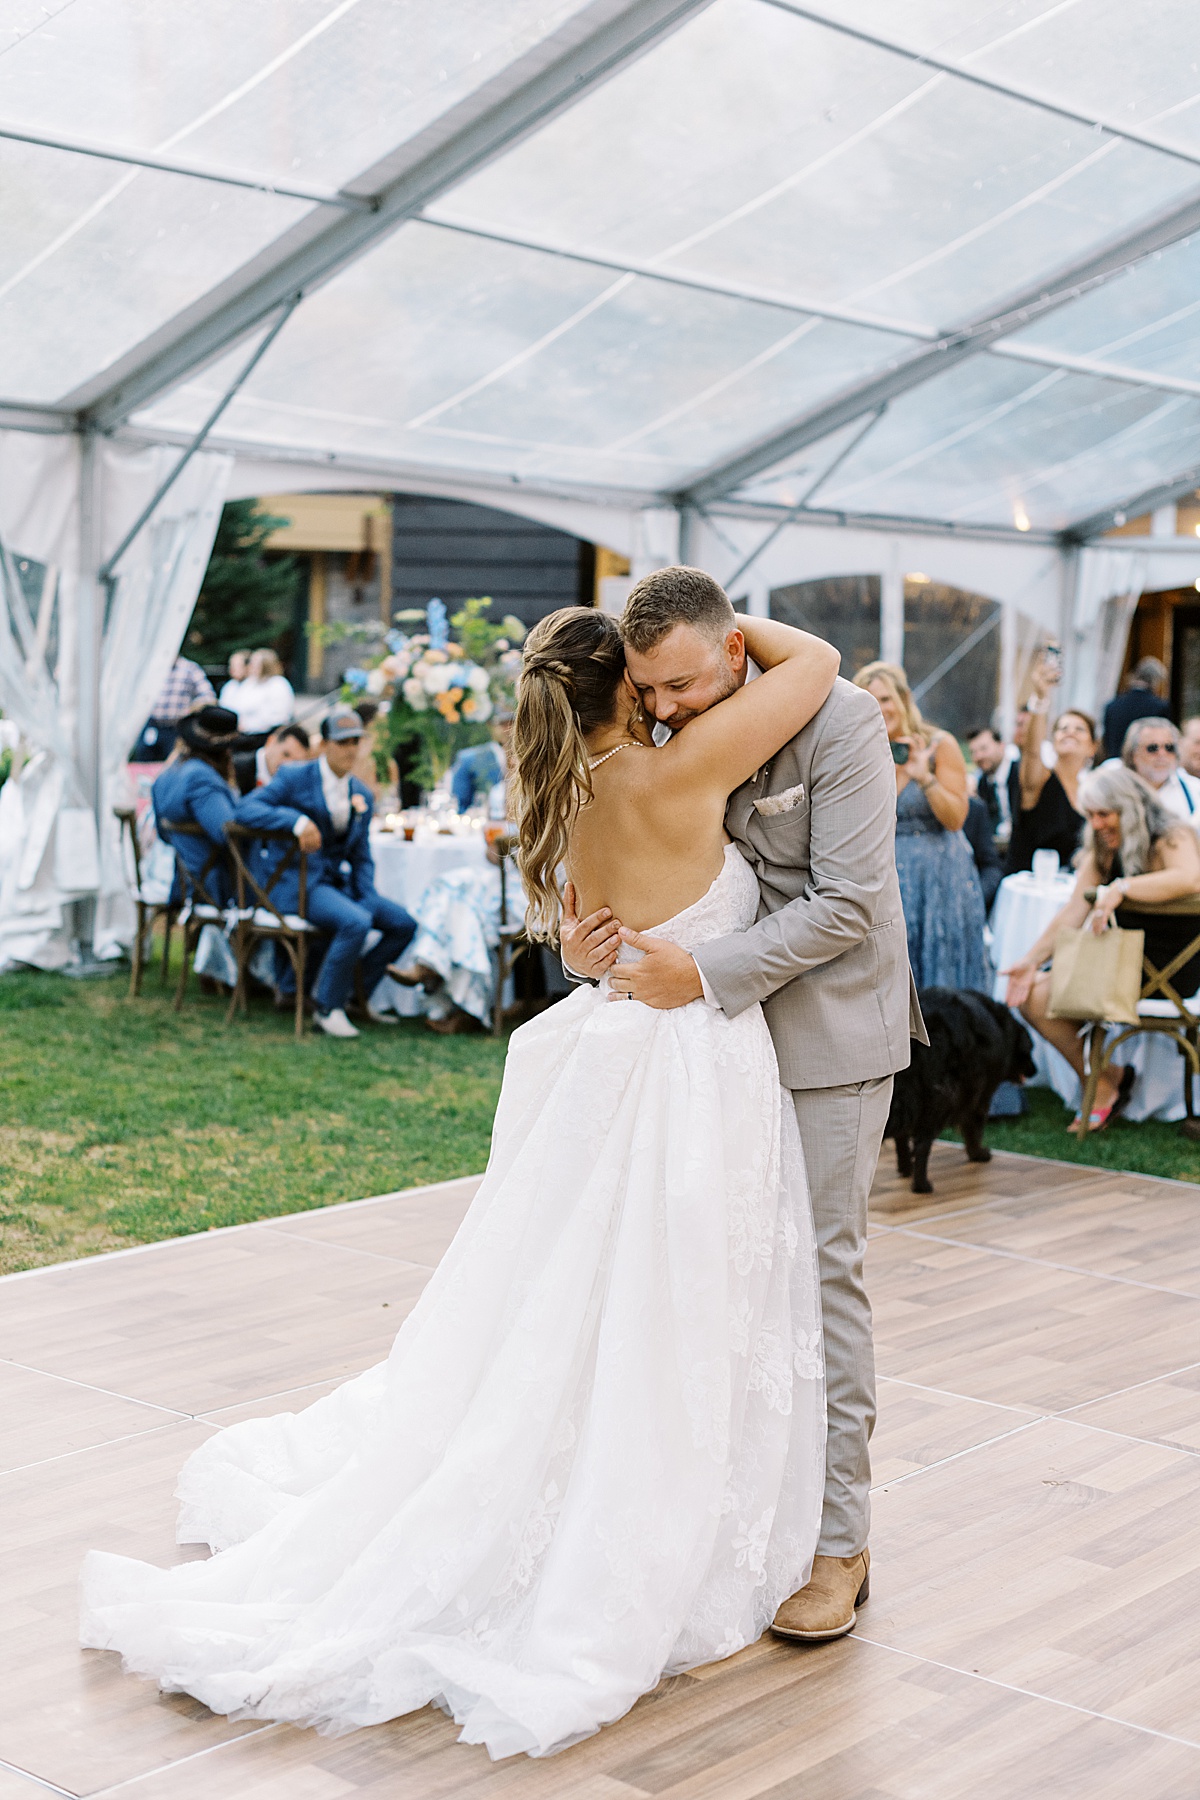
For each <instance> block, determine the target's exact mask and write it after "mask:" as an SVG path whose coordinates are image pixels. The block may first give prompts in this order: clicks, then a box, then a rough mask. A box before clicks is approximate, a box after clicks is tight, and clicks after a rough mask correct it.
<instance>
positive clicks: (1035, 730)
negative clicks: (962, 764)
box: [1004, 656, 1097, 875]
mask: <svg viewBox="0 0 1200 1800" xmlns="http://www.w3.org/2000/svg"><path fill="white" fill-rule="evenodd" d="M1059 678H1060V677H1059V670H1058V664H1057V662H1056V661H1054V660H1052V659H1051V658H1048V657H1046V656H1042V657H1041V658H1040V659H1039V661H1038V663H1037V665H1036V667H1035V668H1034V671H1033V676H1032V685H1033V692H1032V694H1031V695H1030V697H1029V700H1028V702H1027V703H1026V707H1025V714H1026V716H1025V720H1024V724H1023V727H1021V726H1019V727H1018V731H1019V733H1020V739H1021V761H1020V764H1019V766H1018V776H1017V778H1018V806H1017V813H1016V817H1015V818H1014V819H1013V829H1012V840H1011V842H1010V844H1009V846H1008V859H1007V861H1006V862H1005V865H1004V872H1005V874H1006V875H1015V874H1016V872H1017V870H1018V869H1032V867H1033V853H1034V851H1035V850H1057V852H1058V860H1059V863H1060V864H1061V866H1062V867H1063V868H1064V869H1066V868H1069V867H1070V866H1071V859H1072V858H1073V857H1074V855H1075V852H1076V850H1078V848H1079V840H1080V838H1081V837H1082V835H1083V813H1082V812H1081V811H1080V808H1079V806H1078V804H1077V802H1076V795H1077V790H1078V786H1079V778H1080V776H1081V775H1082V773H1083V771H1084V769H1086V768H1087V767H1088V765H1089V764H1090V763H1091V761H1092V759H1093V757H1094V756H1095V754H1096V749H1097V743H1096V725H1095V721H1094V720H1093V719H1090V718H1089V717H1088V715H1087V713H1085V712H1080V711H1079V709H1078V707H1068V708H1067V710H1066V711H1065V712H1061V713H1059V715H1058V718H1057V720H1056V721H1055V725H1054V736H1053V740H1052V741H1053V745H1054V767H1053V768H1052V769H1050V768H1047V766H1046V762H1045V759H1044V758H1043V756H1042V745H1043V742H1044V740H1045V735H1046V723H1047V720H1048V718H1049V716H1050V695H1051V692H1052V690H1053V689H1054V687H1055V686H1056V684H1057V683H1058V681H1059Z"/></svg>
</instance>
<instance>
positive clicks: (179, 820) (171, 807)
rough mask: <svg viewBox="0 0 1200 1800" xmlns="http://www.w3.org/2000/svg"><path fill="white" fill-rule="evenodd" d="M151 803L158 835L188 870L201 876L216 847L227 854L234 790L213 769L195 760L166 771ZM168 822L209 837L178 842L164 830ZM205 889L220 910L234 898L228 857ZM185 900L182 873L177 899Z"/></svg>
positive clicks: (152, 792) (177, 883)
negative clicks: (228, 827)
mask: <svg viewBox="0 0 1200 1800" xmlns="http://www.w3.org/2000/svg"><path fill="white" fill-rule="evenodd" d="M150 798H151V800H152V802H153V805H154V822H155V825H156V826H157V828H158V835H159V836H160V837H161V838H162V839H163V840H164V842H167V843H169V844H170V845H171V848H172V849H173V850H174V851H175V852H176V854H177V855H178V857H179V860H180V862H182V863H183V865H184V866H185V868H187V869H188V870H190V872H191V873H192V874H193V875H196V876H198V875H199V874H200V872H201V870H202V869H203V867H204V865H205V863H206V862H207V860H208V856H209V853H210V851H211V849H212V847H213V845H214V844H215V845H217V846H218V847H219V848H220V849H222V850H224V848H225V826H226V823H227V822H228V820H230V819H232V818H233V815H234V806H235V799H234V793H233V789H232V788H231V787H230V785H229V783H228V782H227V781H226V780H225V778H224V776H223V775H219V774H218V773H217V771H216V769H214V768H213V766H212V764H211V763H207V762H205V761H204V760H203V758H201V757H199V756H191V757H186V758H185V759H184V760H183V761H182V762H177V763H172V764H171V765H170V767H169V768H166V769H164V770H163V772H162V774H161V775H160V776H158V778H157V779H156V781H155V783H154V786H153V787H152V788H151V790H150ZM164 819H171V820H173V821H174V822H175V824H177V825H199V827H200V829H201V830H202V831H203V832H204V836H203V837H202V838H194V837H185V836H183V835H182V834H181V835H180V836H179V837H175V838H172V837H171V836H170V834H169V833H168V832H166V831H164V830H163V820H164ZM204 885H205V888H206V889H207V891H208V892H209V893H210V894H211V895H212V897H213V899H214V900H215V901H216V902H217V904H218V905H223V904H224V903H225V902H226V901H227V900H231V899H232V898H233V880H232V877H231V875H230V871H229V863H228V859H227V858H225V857H223V858H222V860H221V862H220V864H219V865H218V866H217V867H216V868H214V869H212V870H210V872H209V874H208V877H207V879H206V881H205V884H204ZM182 897H183V883H182V882H181V880H180V878H179V875H178V872H177V873H176V876H175V886H174V888H173V890H172V899H175V900H179V899H182Z"/></svg>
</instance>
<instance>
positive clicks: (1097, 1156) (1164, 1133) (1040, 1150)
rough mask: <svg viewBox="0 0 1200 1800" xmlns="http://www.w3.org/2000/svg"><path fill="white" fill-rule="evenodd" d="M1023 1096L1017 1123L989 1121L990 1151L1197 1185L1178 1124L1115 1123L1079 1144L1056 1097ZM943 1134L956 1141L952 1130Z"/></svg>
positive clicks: (1198, 1147)
mask: <svg viewBox="0 0 1200 1800" xmlns="http://www.w3.org/2000/svg"><path fill="white" fill-rule="evenodd" d="M1025 1098H1026V1099H1027V1100H1028V1102H1029V1111H1028V1113H1027V1114H1026V1116H1025V1117H1024V1118H1023V1119H993V1120H992V1122H991V1124H990V1125H989V1126H988V1128H987V1142H988V1143H989V1144H990V1145H991V1147H992V1149H993V1150H1017V1151H1020V1153H1021V1154H1022V1155H1023V1156H1052V1157H1054V1158H1055V1160H1056V1161H1058V1162H1072V1163H1085V1164H1088V1165H1090V1166H1092V1167H1095V1168H1101V1169H1128V1170H1132V1171H1133V1172H1135V1173H1136V1174H1139V1175H1166V1176H1169V1177H1171V1179H1173V1180H1175V1181H1198V1182H1200V1144H1194V1143H1192V1142H1190V1140H1189V1139H1187V1138H1185V1137H1184V1136H1183V1135H1182V1133H1181V1132H1180V1129H1179V1126H1178V1125H1160V1124H1159V1123H1158V1122H1157V1121H1156V1120H1154V1119H1147V1120H1146V1121H1145V1122H1144V1123H1143V1124H1140V1125H1131V1124H1130V1123H1129V1122H1128V1120H1126V1119H1115V1120H1114V1121H1113V1123H1112V1124H1111V1125H1110V1126H1108V1128H1107V1129H1106V1130H1104V1131H1101V1132H1098V1133H1097V1132H1089V1133H1088V1135H1087V1137H1086V1138H1085V1139H1084V1141H1083V1142H1082V1143H1080V1142H1078V1140H1077V1139H1076V1138H1074V1137H1073V1136H1072V1135H1071V1133H1070V1132H1068V1130H1067V1126H1068V1125H1069V1124H1070V1122H1071V1116H1072V1115H1071V1114H1070V1113H1069V1112H1068V1111H1067V1108H1066V1107H1065V1106H1064V1105H1063V1103H1062V1101H1061V1100H1060V1099H1059V1098H1058V1095H1057V1094H1055V1093H1052V1092H1051V1090H1050V1089H1049V1088H1027V1089H1026V1091H1025ZM946 1136H947V1137H948V1138H950V1139H951V1140H952V1141H953V1142H958V1133H957V1132H947V1133H946ZM885 1154H888V1152H887V1151H885Z"/></svg>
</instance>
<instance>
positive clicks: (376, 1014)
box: [367, 1006, 400, 1025]
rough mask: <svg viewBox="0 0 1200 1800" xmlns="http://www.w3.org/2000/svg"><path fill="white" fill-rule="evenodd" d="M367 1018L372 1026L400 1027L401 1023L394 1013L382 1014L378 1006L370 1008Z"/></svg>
mask: <svg viewBox="0 0 1200 1800" xmlns="http://www.w3.org/2000/svg"><path fill="white" fill-rule="evenodd" d="M367 1017H368V1019H370V1021H371V1023H372V1025H398V1024H399V1023H400V1021H399V1019H398V1018H397V1017H396V1015H395V1013H394V1012H380V1010H379V1008H378V1007H377V1006H368V1008H367Z"/></svg>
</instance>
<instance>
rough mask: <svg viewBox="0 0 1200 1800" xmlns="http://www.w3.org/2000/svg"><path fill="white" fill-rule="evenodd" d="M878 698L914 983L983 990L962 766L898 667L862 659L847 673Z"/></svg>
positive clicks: (980, 911) (979, 903)
mask: <svg viewBox="0 0 1200 1800" xmlns="http://www.w3.org/2000/svg"><path fill="white" fill-rule="evenodd" d="M854 680H855V685H856V686H857V687H862V688H866V690H867V692H868V693H870V694H873V695H874V696H875V698H876V700H877V701H878V702H879V710H880V712H881V713H882V714H883V722H884V725H885V726H886V728H887V734H888V737H889V738H890V739H891V742H892V754H893V756H894V757H895V759H896V870H897V873H898V874H899V877H900V895H901V898H902V900H903V902H904V921H905V924H906V926H907V928H908V960H909V962H910V963H911V964H912V972H913V978H914V980H915V981H916V984H917V986H918V988H927V987H945V988H975V989H977V990H978V991H979V992H981V993H987V992H988V989H989V982H988V979H987V964H986V960H985V956H984V948H983V924H984V906H983V891H982V889H981V888H980V885H979V875H978V872H977V870H976V868H975V859H974V857H973V856H972V854H971V847H970V845H969V844H968V843H967V840H966V838H965V837H964V836H963V833H962V827H963V824H964V822H965V820H966V817H967V768H966V764H965V762H964V761H963V754H962V751H961V750H960V749H959V747H958V745H957V743H956V742H955V740H954V739H953V738H952V737H951V736H950V734H949V732H947V731H937V730H935V729H934V728H933V727H932V726H930V725H927V724H926V722H925V720H924V719H922V717H921V714H920V710H919V708H918V707H917V704H916V701H915V700H914V699H913V697H912V693H911V691H910V689H909V685H908V679H907V677H906V675H905V673H904V670H903V669H901V668H898V667H897V666H896V664H895V663H886V662H874V663H868V664H867V667H866V668H865V669H862V670H861V671H860V672H859V673H858V674H857V675H856V676H855V678H854Z"/></svg>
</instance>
